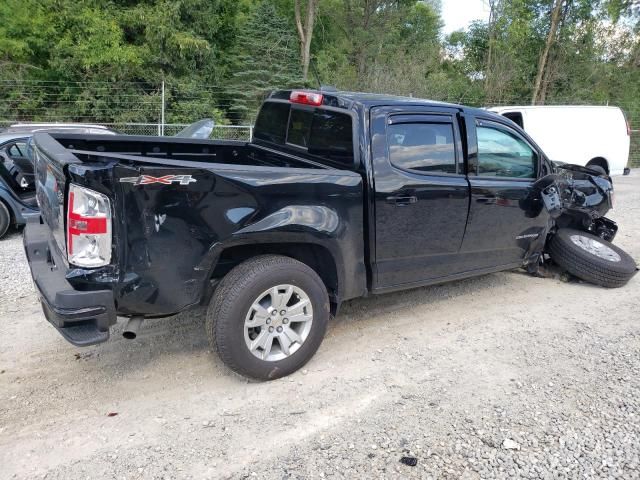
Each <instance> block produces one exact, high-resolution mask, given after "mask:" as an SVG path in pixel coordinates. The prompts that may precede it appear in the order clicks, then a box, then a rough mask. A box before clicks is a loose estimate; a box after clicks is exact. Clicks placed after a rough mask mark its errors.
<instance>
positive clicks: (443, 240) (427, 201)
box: [371, 107, 469, 289]
mask: <svg viewBox="0 0 640 480" xmlns="http://www.w3.org/2000/svg"><path fill="white" fill-rule="evenodd" d="M456 115H457V110H455V109H452V108H438V107H434V108H426V107H379V108H375V109H372V110H371V130H372V154H373V155H372V159H373V170H374V181H375V199H374V202H375V272H374V273H375V275H376V288H377V289H384V288H393V287H400V286H402V285H409V284H419V283H421V282H422V283H426V282H428V281H429V280H430V279H434V278H438V277H442V276H445V275H449V274H452V273H457V269H458V264H457V254H458V252H459V250H460V245H461V243H462V239H463V236H464V231H465V225H466V222H467V210H468V206H469V184H468V182H467V179H466V176H465V171H464V160H463V156H462V147H461V140H460V132H459V129H458V122H457V116H456Z"/></svg>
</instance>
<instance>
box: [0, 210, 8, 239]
mask: <svg viewBox="0 0 640 480" xmlns="http://www.w3.org/2000/svg"><path fill="white" fill-rule="evenodd" d="M9 225H11V213H9V209H8V208H7V206H6V205H5V204H4V203H3V202H2V201H0V238H2V237H4V235H5V234H6V233H7V230H9Z"/></svg>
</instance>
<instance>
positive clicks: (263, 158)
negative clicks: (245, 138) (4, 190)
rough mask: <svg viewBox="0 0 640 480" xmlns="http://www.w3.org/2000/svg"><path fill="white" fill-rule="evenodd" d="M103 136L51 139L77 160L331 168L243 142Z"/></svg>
mask: <svg viewBox="0 0 640 480" xmlns="http://www.w3.org/2000/svg"><path fill="white" fill-rule="evenodd" d="M106 137H107V136H105V135H77V134H52V135H51V138H52V139H53V140H55V141H56V142H57V143H58V144H60V145H61V146H62V147H63V148H65V149H67V150H68V151H69V152H70V153H73V154H74V155H75V156H76V157H77V159H78V160H80V161H96V160H98V159H99V158H100V157H105V156H106V154H109V155H111V154H115V155H116V156H117V158H118V159H120V160H125V159H126V157H127V156H128V157H142V158H138V159H137V160H138V161H144V159H145V158H146V159H153V160H152V161H155V160H180V161H189V162H198V163H217V164H225V165H243V166H268V167H286V168H313V169H316V168H319V169H324V168H330V167H328V166H325V165H322V164H320V163H317V162H314V161H311V160H309V159H305V158H301V157H298V156H295V155H290V154H285V153H282V152H276V151H275V150H272V149H270V148H267V147H263V146H259V145H256V144H253V143H249V142H242V141H226V140H201V139H190V138H176V137H148V136H132V135H113V136H112V135H109V136H108V138H106ZM41 143H42V140H41ZM112 158H114V157H113V156H112ZM129 160H130V161H135V160H136V159H134V158H130V159H129Z"/></svg>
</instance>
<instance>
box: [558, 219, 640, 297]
mask: <svg viewBox="0 0 640 480" xmlns="http://www.w3.org/2000/svg"><path fill="white" fill-rule="evenodd" d="M549 253H550V255H551V258H552V259H553V261H554V262H556V263H557V264H558V265H560V266H561V267H562V268H564V269H565V270H567V271H568V272H569V273H571V274H572V275H575V276H576V277H578V278H581V279H582V280H585V281H587V282H590V283H594V284H596V285H601V286H603V287H608V288H615V287H622V286H623V285H625V284H626V283H627V282H628V281H629V280H630V279H631V277H633V275H634V274H635V273H636V271H637V267H636V262H635V261H634V260H633V258H631V256H629V254H628V253H626V252H625V251H624V250H622V249H621V248H619V247H617V246H616V245H613V244H612V243H610V242H607V241H606V240H603V239H602V238H600V237H596V236H595V235H591V234H590V233H586V232H583V231H580V230H573V229H571V228H561V229H559V230H558V231H557V232H556V234H555V235H554V236H553V238H552V239H551V242H550V244H549Z"/></svg>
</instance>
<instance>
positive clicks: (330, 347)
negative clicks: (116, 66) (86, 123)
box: [0, 170, 640, 479]
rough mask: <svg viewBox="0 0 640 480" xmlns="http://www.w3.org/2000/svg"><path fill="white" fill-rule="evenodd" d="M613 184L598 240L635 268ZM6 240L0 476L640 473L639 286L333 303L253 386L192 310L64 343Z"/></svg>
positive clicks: (487, 282) (638, 211)
mask: <svg viewBox="0 0 640 480" xmlns="http://www.w3.org/2000/svg"><path fill="white" fill-rule="evenodd" d="M615 186H616V208H615V210H614V211H613V212H612V214H611V217H612V218H613V219H615V220H616V221H618V222H619V224H620V233H619V234H618V237H617V238H616V243H617V244H618V245H620V246H621V247H623V248H624V249H626V250H627V251H628V252H629V253H630V254H631V255H632V256H633V257H634V258H635V259H636V260H637V261H638V260H640V240H639V239H640V171H638V170H635V171H633V172H632V175H631V176H629V177H618V178H616V179H615ZM21 240H22V239H21V235H20V234H19V233H18V232H14V233H13V234H11V235H10V236H9V238H8V239H5V240H3V241H1V242H0V478H49V479H75V478H87V479H98V478H117V479H124V478H126V479H136V478H140V479H147V478H167V479H169V478H193V479H200V478H247V477H249V478H268V479H283V478H349V479H351V478H469V479H475V478H513V477H522V478H618V477H619V478H640V458H639V456H640V400H639V399H640V275H638V276H636V277H634V279H632V280H631V282H630V283H629V284H628V285H627V286H626V287H624V288H621V289H615V290H607V289H603V288H599V287H595V286H591V285H588V284H585V283H580V282H567V281H562V280H561V279H559V278H553V279H542V278H532V277H530V276H528V275H526V274H524V273H521V272H505V273H498V274H492V275H487V276H483V277H480V278H475V279H471V280H465V281H459V282H455V283H449V284H446V285H441V286H435V287H428V288H420V289H415V290H411V291H406V292H401V293H394V294H388V295H383V296H378V297H374V298H369V299H361V300H357V301H352V302H349V303H347V304H346V305H345V306H344V308H343V310H342V312H341V314H340V316H339V317H338V318H337V319H336V320H335V321H333V323H332V325H331V326H330V329H329V332H328V336H327V338H326V339H325V341H324V343H323V345H322V346H321V348H320V350H319V352H318V353H317V354H316V356H315V357H314V358H313V359H312V360H311V362H310V363H309V364H308V365H307V367H306V368H305V370H304V371H300V372H298V373H296V374H294V375H292V376H290V377H288V378H284V379H281V380H277V381H273V382H269V383H254V382H248V381H247V380H245V379H244V378H241V377H239V376H237V375H235V374H233V373H231V372H230V371H229V370H228V369H226V368H225V367H224V365H222V363H221V362H220V360H218V358H217V357H216V356H214V355H212V354H211V352H210V350H209V346H208V345H207V341H206V338H205V335H204V326H203V321H202V317H201V316H198V315H184V316H180V317H174V318H168V319H162V320H154V321H148V322H146V323H145V324H144V325H143V327H142V330H141V332H140V335H139V336H138V338H137V339H136V340H134V341H128V340H125V339H123V338H122V336H121V335H120V333H121V331H122V327H123V325H122V323H119V324H118V327H117V328H116V329H115V331H112V337H111V340H110V341H109V342H108V343H106V344H103V345H99V346H95V347H89V348H84V349H80V348H76V347H74V346H72V345H70V344H68V343H67V342H66V341H65V340H63V339H62V337H61V336H60V335H59V334H58V333H56V331H55V330H54V329H53V327H51V326H50V325H49V324H48V323H47V322H46V321H45V319H44V317H43V315H42V313H41V310H40V307H39V305H38V302H37V299H36V296H35V294H34V290H33V287H32V285H31V280H30V277H29V273H28V267H27V264H26V261H25V258H24V254H23V252H22V246H21ZM114 414H115V415H114ZM403 456H412V457H415V458H416V459H417V465H415V466H407V465H404V464H403V463H401V462H400V459H401V457H403Z"/></svg>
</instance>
